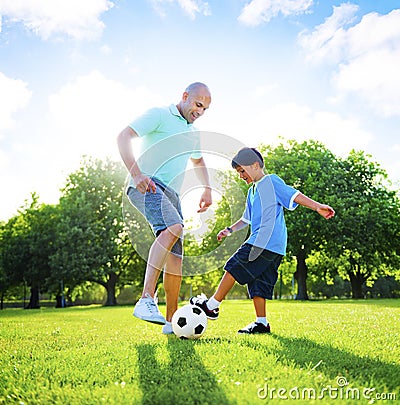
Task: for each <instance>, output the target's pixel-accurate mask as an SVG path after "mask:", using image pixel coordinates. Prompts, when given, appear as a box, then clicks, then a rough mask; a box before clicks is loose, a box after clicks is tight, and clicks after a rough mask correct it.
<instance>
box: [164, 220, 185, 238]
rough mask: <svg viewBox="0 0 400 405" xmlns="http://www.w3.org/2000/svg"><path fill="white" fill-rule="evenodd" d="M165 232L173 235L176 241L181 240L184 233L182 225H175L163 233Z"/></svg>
mask: <svg viewBox="0 0 400 405" xmlns="http://www.w3.org/2000/svg"><path fill="white" fill-rule="evenodd" d="M165 231H166V232H168V233H170V234H171V235H173V237H174V238H175V239H179V238H180V237H181V236H182V233H183V226H182V225H181V224H173V225H170V226H169V227H167V228H166V229H164V231H163V232H165Z"/></svg>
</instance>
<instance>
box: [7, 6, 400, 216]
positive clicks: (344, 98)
mask: <svg viewBox="0 0 400 405" xmlns="http://www.w3.org/2000/svg"><path fill="white" fill-rule="evenodd" d="M0 17H1V24H0V185H1V188H2V190H3V192H2V196H3V198H1V200H0V219H7V218H9V217H10V216H11V215H13V214H15V213H16V212H17V209H18V207H20V206H21V205H22V204H23V203H24V200H25V199H29V196H30V193H31V192H33V191H35V192H37V193H38V194H39V196H40V198H41V201H43V202H46V203H55V202H57V199H58V197H59V189H60V187H62V185H63V183H64V180H65V178H66V176H67V175H68V174H69V173H71V172H72V171H73V170H75V169H76V168H77V167H78V165H79V161H80V159H81V156H82V155H85V154H87V155H93V156H96V157H104V156H111V157H112V158H115V159H119V156H118V152H117V148H116V143H115V138H116V136H117V134H118V133H119V131H120V130H122V129H123V128H124V127H125V126H126V125H127V124H128V123H129V122H130V121H131V120H132V119H133V118H134V117H135V116H136V115H137V114H139V113H140V112H142V111H143V110H145V109H146V108H148V107H151V106H154V105H164V104H170V103H171V102H173V103H177V102H178V101H179V99H180V97H181V94H182V92H183V90H184V88H185V86H186V85H187V84H189V83H191V82H193V81H203V82H205V83H207V84H208V86H209V87H210V89H211V92H212V95H213V101H212V104H211V107H210V110H209V111H208V112H207V113H206V115H205V116H204V117H202V118H201V119H199V120H198V121H197V123H196V124H197V126H198V127H200V128H201V129H204V130H207V131H215V132H219V133H222V134H226V135H228V136H231V137H234V138H236V139H238V140H240V141H241V142H243V143H245V144H247V145H249V146H257V145H258V144H259V143H260V142H264V143H276V142H277V141H278V137H279V136H282V137H285V138H293V139H297V140H299V141H301V140H303V139H310V138H311V139H316V140H319V141H321V142H323V143H324V144H325V145H326V146H327V147H329V148H330V149H331V150H332V151H333V152H334V153H336V154H338V155H341V156H346V154H347V153H348V152H349V151H350V150H351V149H352V148H355V149H361V150H364V151H366V152H367V153H370V154H371V155H372V156H373V159H374V160H376V161H378V162H379V163H381V165H382V166H383V167H384V168H385V169H386V170H387V171H388V173H389V176H390V178H391V179H392V180H393V181H396V182H398V181H399V180H400V160H399V158H398V156H399V153H400V136H399V128H400V75H399V74H398V72H399V71H400V2H399V1H390V0H388V1H382V0H380V1H376V0H374V1H350V2H346V3H345V2H340V1H329V0H327V1H325V0H324V1H316V0H281V1H278V0H245V1H241V0H229V1H228V0H208V1H202V0H135V1H128V0H85V1H82V0H35V1H33V0H31V1H28V0H0Z"/></svg>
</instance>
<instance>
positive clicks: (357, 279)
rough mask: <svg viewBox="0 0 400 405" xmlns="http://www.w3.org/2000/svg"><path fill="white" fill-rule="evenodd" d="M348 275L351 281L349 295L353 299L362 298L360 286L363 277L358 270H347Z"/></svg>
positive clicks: (362, 282)
mask: <svg viewBox="0 0 400 405" xmlns="http://www.w3.org/2000/svg"><path fill="white" fill-rule="evenodd" d="M348 274H349V277H350V283H351V296H352V298H354V299H362V298H364V294H363V291H362V286H363V284H364V281H365V279H364V277H363V275H362V274H361V273H360V272H352V271H349V272H348Z"/></svg>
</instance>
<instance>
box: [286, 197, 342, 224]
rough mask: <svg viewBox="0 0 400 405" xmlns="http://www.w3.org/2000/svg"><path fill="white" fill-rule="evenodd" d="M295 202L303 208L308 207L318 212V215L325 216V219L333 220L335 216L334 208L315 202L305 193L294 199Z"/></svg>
mask: <svg viewBox="0 0 400 405" xmlns="http://www.w3.org/2000/svg"><path fill="white" fill-rule="evenodd" d="M294 202H296V203H297V204H299V205H302V206H303V207H307V208H310V209H312V210H314V211H317V212H318V214H319V215H321V216H323V217H324V218H325V219H330V218H333V217H334V215H335V210H334V209H333V208H332V207H330V206H329V205H326V204H321V203H319V202H317V201H314V200H312V199H311V198H309V197H307V196H306V195H304V194H303V193H299V194H297V196H296V198H295V199H294Z"/></svg>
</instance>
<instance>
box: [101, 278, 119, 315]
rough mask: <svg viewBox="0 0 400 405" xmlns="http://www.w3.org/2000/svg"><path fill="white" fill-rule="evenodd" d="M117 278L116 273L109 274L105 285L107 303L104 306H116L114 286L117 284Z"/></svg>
mask: <svg viewBox="0 0 400 405" xmlns="http://www.w3.org/2000/svg"><path fill="white" fill-rule="evenodd" d="M117 280H118V276H117V274H116V273H110V274H109V278H108V281H107V283H106V285H105V287H106V290H107V301H106V303H105V304H104V305H105V306H107V307H109V306H115V305H118V303H117V298H116V296H115V286H116V284H117Z"/></svg>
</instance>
